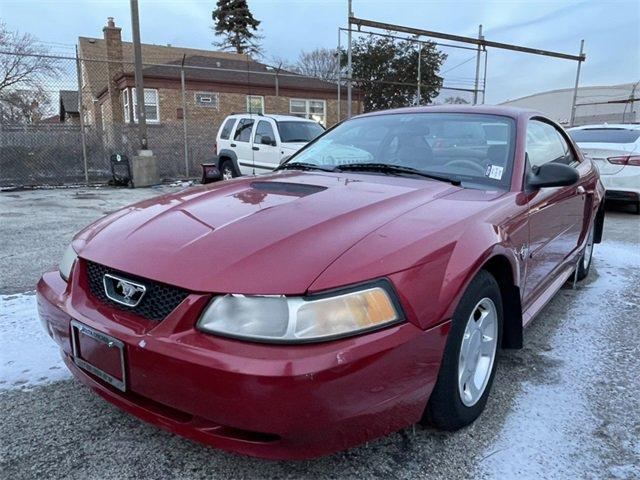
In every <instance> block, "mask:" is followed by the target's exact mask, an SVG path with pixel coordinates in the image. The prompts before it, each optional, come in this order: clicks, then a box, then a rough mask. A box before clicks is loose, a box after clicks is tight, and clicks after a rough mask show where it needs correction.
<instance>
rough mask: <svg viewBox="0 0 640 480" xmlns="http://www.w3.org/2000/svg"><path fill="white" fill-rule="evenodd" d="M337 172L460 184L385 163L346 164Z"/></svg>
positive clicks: (453, 180) (439, 176)
mask: <svg viewBox="0 0 640 480" xmlns="http://www.w3.org/2000/svg"><path fill="white" fill-rule="evenodd" d="M337 169H338V170H340V171H343V170H354V171H363V172H366V171H372V172H381V173H396V174H403V173H404V174H408V175H419V176H421V177H425V178H430V179H432V180H438V181H440V182H447V183H451V184H452V185H455V186H459V185H460V184H461V183H462V182H461V181H460V180H458V179H457V178H451V177H446V176H444V175H436V174H434V173H427V172H423V171H422V170H418V169H417V168H411V167H403V166H402V165H389V164H387V163H348V164H346V165H340V166H339V167H337Z"/></svg>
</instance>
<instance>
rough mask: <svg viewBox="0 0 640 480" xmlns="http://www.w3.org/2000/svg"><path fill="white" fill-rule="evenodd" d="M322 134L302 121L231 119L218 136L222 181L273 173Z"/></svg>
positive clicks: (289, 118) (240, 116)
mask: <svg viewBox="0 0 640 480" xmlns="http://www.w3.org/2000/svg"><path fill="white" fill-rule="evenodd" d="M322 132H324V128H323V127H322V126H321V125H320V124H318V123H316V122H314V121H313V120H306V119H304V118H300V117H293V116H288V115H260V114H249V113H244V114H235V115H229V116H228V117H227V118H226V119H225V121H224V122H222V125H221V126H220V129H219V130H218V135H217V136H216V155H217V164H218V168H219V169H220V172H221V173H222V179H223V180H228V179H230V178H233V177H237V176H238V175H255V174H259V173H267V172H270V171H272V170H273V169H275V168H276V167H277V166H278V165H280V162H281V161H282V160H283V159H284V158H286V157H289V156H291V155H293V154H294V153H295V152H297V151H298V150H300V149H301V148H302V147H304V146H305V145H306V144H307V143H309V142H310V141H311V140H313V139H314V138H316V137H317V136H318V135H320V134H321V133H322Z"/></svg>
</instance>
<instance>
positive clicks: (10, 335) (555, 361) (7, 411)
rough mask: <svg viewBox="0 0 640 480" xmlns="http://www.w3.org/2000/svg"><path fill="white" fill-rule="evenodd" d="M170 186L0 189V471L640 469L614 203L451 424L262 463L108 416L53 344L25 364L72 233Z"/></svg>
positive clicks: (635, 303) (639, 367) (541, 472)
mask: <svg viewBox="0 0 640 480" xmlns="http://www.w3.org/2000/svg"><path fill="white" fill-rule="evenodd" d="M172 190H175V188H172V187H162V188H160V189H139V190H124V189H123V190H113V189H91V188H82V189H59V190H57V189H54V190H34V191H16V192H5V193H0V238H2V248H1V250H0V258H1V259H2V267H3V268H2V270H1V272H2V273H1V274H0V296H1V298H2V303H1V304H0V307H1V309H0V368H1V369H2V372H1V373H2V375H0V378H1V382H0V472H2V474H1V475H0V476H1V477H2V478H11V479H22V478H25V479H26V478H82V479H87V478H89V479H108V478H118V479H123V478H180V479H190V478H300V477H309V478H316V477H317V478H342V477H347V478H371V477H383V476H384V477H395V478H416V477H420V478H498V477H499V478H617V479H637V478H640V403H639V402H638V392H640V375H638V372H640V328H638V327H639V323H640V289H639V288H638V286H639V285H640V216H636V215H633V214H631V213H629V212H627V211H623V210H620V209H614V210H612V209H609V210H608V211H607V216H606V221H605V235H604V242H603V243H602V244H600V245H597V246H596V249H595V252H594V256H595V257H594V264H593V266H592V270H591V273H590V275H589V277H588V278H587V279H586V280H585V281H584V282H582V283H580V284H579V286H578V288H577V289H575V290H574V289H572V288H571V286H570V285H566V286H565V287H564V288H563V289H562V290H561V291H560V292H559V293H558V295H557V296H556V297H555V298H554V299H553V300H552V301H551V303H550V304H549V305H548V306H547V307H546V308H545V309H544V310H543V312H542V313H541V315H539V316H538V318H536V319H535V321H534V322H533V323H532V324H531V325H530V327H529V328H527V330H526V332H525V347H524V349H522V350H518V351H508V352H503V353H502V355H501V357H500V358H499V364H498V374H497V377H496V380H495V383H494V387H493V391H492V395H491V397H490V399H489V403H488V405H487V409H486V411H485V412H484V414H483V415H482V417H481V418H480V419H479V420H478V421H477V422H475V424H473V425H472V426H470V427H468V428H466V429H464V430H462V431H459V432H456V433H440V432H436V431H433V430H431V429H428V428H424V427H421V426H416V428H415V429H407V430H405V431H401V432H398V433H396V434H393V435H391V436H389V437H386V438H383V439H380V440H377V441H374V442H371V443H369V444H367V445H363V446H361V447H358V448H355V449H352V450H349V451H346V452H342V453H339V454H336V455H332V456H329V457H324V458H321V459H318V460H314V461H305V462H269V461H262V460H257V459H252V458H245V457H240V456H237V455H232V454H227V453H224V452H220V451H217V450H213V449H210V448H207V447H204V446H201V445H199V444H196V443H193V442H190V441H187V440H184V439H182V438H180V437H176V436H173V435H171V434H169V433H166V432H164V431H160V430H158V429H156V428H154V427H151V426H149V425H146V424H145V423H143V422H141V421H139V420H137V419H135V418H132V417H130V416H128V415H126V414H124V413H121V412H120V411H119V410H117V409H116V408H115V407H113V406H111V405H109V404H107V403H106V402H105V401H103V400H102V399H100V398H98V397H97V396H95V395H93V394H92V393H91V392H90V391H89V390H88V389H86V388H84V387H82V386H81V385H80V384H79V383H78V382H76V381H74V380H72V379H70V378H69V377H68V375H67V374H66V372H65V371H64V370H63V369H61V368H60V361H59V360H58V359H57V357H55V356H54V357H47V358H46V362H48V363H47V364H46V365H34V364H33V362H32V363H29V359H31V360H33V358H44V357H39V356H38V354H39V353H38V350H39V349H44V348H45V347H44V345H45V344H42V345H40V344H37V343H34V341H32V338H37V337H38V335H43V334H42V332H35V331H31V330H30V329H34V328H37V326H38V323H37V321H36V320H35V311H34V309H33V289H34V287H35V283H36V281H37V279H38V277H39V275H40V273H41V272H42V271H44V270H46V269H47V268H49V267H50V266H52V265H54V264H55V263H57V262H58V260H59V258H60V257H61V255H62V252H63V251H64V249H65V247H66V246H67V244H68V242H69V240H70V239H71V236H72V235H73V233H75V232H76V231H78V230H79V229H81V228H82V227H83V226H84V225H86V224H87V223H89V222H91V221H92V220H94V219H97V218H98V217H100V216H102V215H104V214H106V213H108V212H110V211H113V210H114V209H116V208H118V207H119V206H123V205H125V204H128V203H132V202H134V201H137V200H140V199H143V198H146V197H151V196H154V195H157V194H160V193H164V192H167V191H172ZM22 337H24V339H25V341H24V343H22V342H20V341H16V340H15V339H16V338H18V340H19V339H20V338H22ZM38 338H39V337H38ZM43 338H44V337H43ZM46 340H48V339H46ZM11 342H13V343H11ZM50 343H53V342H52V341H51V342H50ZM46 347H47V348H48V347H50V345H49V344H48V343H47V344H46ZM14 355H15V358H14ZM25 359H26V360H25ZM43 361H44V360H43ZM20 362H27V363H25V364H24V365H21V364H20ZM38 369H40V370H38ZM42 369H44V370H42ZM43 372H44V373H43ZM47 372H48V373H47ZM51 372H53V373H51ZM239 408H242V404H241V403H240V404H239Z"/></svg>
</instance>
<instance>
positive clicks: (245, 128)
mask: <svg viewBox="0 0 640 480" xmlns="http://www.w3.org/2000/svg"><path fill="white" fill-rule="evenodd" d="M254 126H255V121H254V120H253V118H241V119H240V121H239V122H238V126H237V127H236V131H235V132H234V134H233V141H232V142H231V148H232V150H233V151H234V152H235V153H236V157H237V158H238V167H239V168H240V173H242V174H243V175H252V174H253V150H251V137H252V133H253V127H254Z"/></svg>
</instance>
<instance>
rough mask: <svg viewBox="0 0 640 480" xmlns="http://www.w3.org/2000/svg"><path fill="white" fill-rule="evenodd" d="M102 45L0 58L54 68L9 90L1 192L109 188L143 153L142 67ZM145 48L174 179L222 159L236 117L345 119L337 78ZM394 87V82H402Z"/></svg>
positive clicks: (163, 169) (150, 129) (0, 119)
mask: <svg viewBox="0 0 640 480" xmlns="http://www.w3.org/2000/svg"><path fill="white" fill-rule="evenodd" d="M100 42H102V43H101V44H100V45H97V44H98V43H100ZM105 45H106V47H107V48H105ZM121 45H122V46H124V50H125V51H124V53H120V52H117V53H118V54H119V55H120V58H131V55H129V53H130V52H128V51H126V50H127V48H130V45H131V44H127V43H126V42H122V44H121ZM96 46H99V47H100V48H101V49H102V50H101V51H103V52H105V51H106V50H108V47H109V43H108V40H101V39H84V38H81V39H80V42H79V47H80V54H79V56H65V55H31V56H29V55H23V57H21V58H19V59H18V58H17V56H16V55H15V54H13V53H11V52H4V51H0V56H1V57H3V59H8V61H9V62H10V61H12V60H20V61H26V62H29V61H30V62H32V63H34V64H35V65H42V64H43V63H44V64H46V66H47V69H46V72H45V73H44V74H42V75H40V76H38V77H37V81H31V82H28V83H24V82H22V83H21V82H18V83H16V84H14V85H11V86H8V87H7V86H3V85H0V186H1V187H7V186H30V185H59V184H87V183H90V184H93V183H105V182H107V181H108V180H109V179H110V178H111V169H110V168H111V167H110V156H111V155H113V154H116V153H117V154H121V155H126V156H128V157H129V158H131V157H133V156H134V155H136V153H137V151H138V150H139V148H140V142H139V138H138V135H139V128H138V124H137V118H136V113H135V112H136V109H135V103H136V95H135V79H134V73H133V72H134V65H133V63H131V62H127V61H123V60H113V53H110V54H108V55H107V54H95V51H94V53H93V54H91V53H87V52H91V51H92V50H91V49H94V50H95V48H94V47H96ZM122 46H121V47H119V48H123V47H122ZM143 47H145V48H146V50H145V49H143V78H144V86H145V92H144V98H145V105H144V111H145V117H146V119H147V136H148V146H149V149H151V150H152V151H153V153H154V156H155V158H156V160H157V164H158V170H159V173H160V176H161V178H162V179H163V180H165V181H167V180H181V179H188V178H197V177H199V175H200V172H201V167H200V165H201V164H202V163H205V162H207V161H210V160H211V159H213V158H214V156H215V137H216V133H217V131H218V128H219V126H220V124H221V123H222V122H223V121H224V119H225V118H226V116H227V115H229V114H232V113H238V112H247V111H249V110H251V111H253V112H255V113H266V114H285V115H297V116H302V117H306V118H310V119H314V120H316V121H319V122H321V123H322V124H324V125H325V126H327V127H328V126H331V125H333V124H335V123H337V122H338V121H340V120H342V119H344V118H345V117H346V113H347V110H348V109H347V103H346V98H347V95H346V88H345V86H344V81H343V85H342V87H341V89H340V90H339V89H338V84H337V80H334V81H331V80H320V79H319V78H316V77H310V76H305V75H299V74H294V73H291V72H289V71H286V70H282V69H278V68H275V67H269V66H267V65H265V64H262V63H258V62H253V61H249V60H238V56H237V55H233V54H225V53H222V52H203V51H197V50H190V49H180V48H177V49H174V48H173V47H161V46H149V45H143ZM83 52H85V53H84V54H83ZM14 57H15V58H14ZM385 82H386V83H389V84H394V79H393V78H391V79H388V80H385ZM405 86H406V85H405ZM416 87H418V85H417V83H416ZM465 87H466V86H465ZM469 91H470V90H469V89H466V91H461V90H460V89H456V88H454V89H452V90H450V91H449V90H448V89H447V87H444V86H443V87H442V88H441V90H440V95H439V98H440V100H442V99H444V98H446V97H447V96H449V97H451V99H455V102H454V103H458V102H461V103H469V100H470V98H469V100H465V99H464V98H461V97H460V95H461V94H462V95H464V94H465V93H467V94H468V92H469ZM363 95H364V94H363V92H360V91H358V90H357V89H354V97H353V103H352V112H353V114H354V115H355V114H358V113H362V110H363V102H362V98H363ZM468 96H469V95H467V97H468ZM439 103H442V102H441V101H440V102H439Z"/></svg>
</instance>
